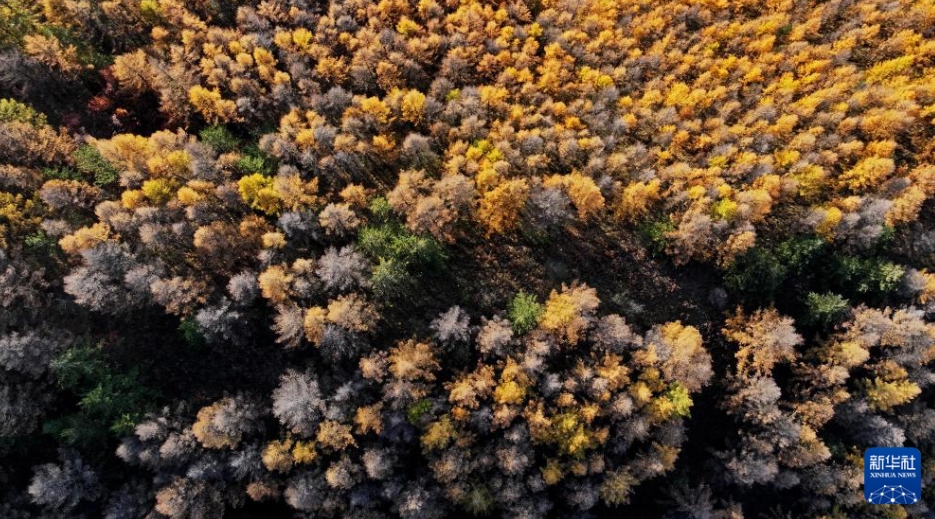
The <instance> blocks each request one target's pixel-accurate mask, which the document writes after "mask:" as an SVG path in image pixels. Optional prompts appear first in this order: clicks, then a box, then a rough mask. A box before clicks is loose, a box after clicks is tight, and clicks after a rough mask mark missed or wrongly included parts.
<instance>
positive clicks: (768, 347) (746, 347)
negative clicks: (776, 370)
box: [722, 308, 802, 374]
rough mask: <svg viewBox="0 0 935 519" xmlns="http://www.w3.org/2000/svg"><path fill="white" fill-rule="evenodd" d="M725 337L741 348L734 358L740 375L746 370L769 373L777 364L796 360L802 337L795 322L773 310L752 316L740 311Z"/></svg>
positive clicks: (762, 311)
mask: <svg viewBox="0 0 935 519" xmlns="http://www.w3.org/2000/svg"><path fill="white" fill-rule="evenodd" d="M722 333H723V334H724V336H725V337H727V338H728V339H729V340H731V341H733V342H736V343H737V344H739V345H740V349H739V350H738V351H737V353H736V354H735V356H736V357H737V372H738V373H745V372H746V371H747V370H750V371H752V372H755V373H758V374H766V373H769V372H770V371H771V370H772V368H773V366H774V365H775V364H776V363H778V362H783V361H785V362H791V361H793V360H795V357H796V354H795V347H796V346H798V345H799V344H802V337H801V336H800V335H799V334H797V333H796V332H795V328H794V327H793V321H792V319H791V318H788V317H782V316H781V315H779V312H777V311H776V309H774V308H770V309H767V310H762V309H760V310H757V311H756V312H754V313H753V314H752V315H749V316H747V315H745V314H744V312H743V309H742V308H737V311H736V313H735V314H734V316H733V317H731V318H730V319H728V320H727V322H726V326H725V327H724V329H723V330H722Z"/></svg>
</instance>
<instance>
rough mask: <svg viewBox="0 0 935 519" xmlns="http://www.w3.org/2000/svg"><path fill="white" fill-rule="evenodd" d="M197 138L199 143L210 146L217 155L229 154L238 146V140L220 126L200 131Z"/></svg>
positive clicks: (225, 128)
mask: <svg viewBox="0 0 935 519" xmlns="http://www.w3.org/2000/svg"><path fill="white" fill-rule="evenodd" d="M198 136H199V137H200V138H201V142H204V143H205V144H207V145H208V146H211V147H212V148H214V150H215V151H217V152H218V153H230V152H232V151H234V150H235V149H237V147H238V146H240V139H238V138H237V137H235V136H234V134H233V133H231V132H230V130H228V129H227V127H225V126H222V125H220V124H216V125H212V126H208V127H207V128H205V129H203V130H201V131H200V132H199V133H198Z"/></svg>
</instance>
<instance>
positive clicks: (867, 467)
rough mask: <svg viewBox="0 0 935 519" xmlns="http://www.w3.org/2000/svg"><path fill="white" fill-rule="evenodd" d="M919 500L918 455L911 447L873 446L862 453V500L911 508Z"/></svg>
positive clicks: (920, 482)
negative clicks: (909, 506)
mask: <svg viewBox="0 0 935 519" xmlns="http://www.w3.org/2000/svg"><path fill="white" fill-rule="evenodd" d="M921 497H922V454H921V453H920V452H919V449H914V448H912V447H874V448H872V449H867V452H865V453H864V499H866V500H867V502H869V503H872V504H875V505H911V504H913V503H916V502H917V501H919V499H920V498H921Z"/></svg>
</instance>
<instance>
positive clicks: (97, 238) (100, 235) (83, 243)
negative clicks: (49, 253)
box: [58, 223, 110, 254]
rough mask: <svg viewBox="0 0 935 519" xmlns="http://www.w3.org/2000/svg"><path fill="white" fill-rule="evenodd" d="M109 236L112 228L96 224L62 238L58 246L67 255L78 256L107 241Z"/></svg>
mask: <svg viewBox="0 0 935 519" xmlns="http://www.w3.org/2000/svg"><path fill="white" fill-rule="evenodd" d="M109 236H110V227H108V226H107V224H104V223H96V224H94V225H92V226H90V227H82V228H80V229H78V230H77V231H75V232H74V233H72V234H69V235H66V236H64V237H62V239H60V240H59V241H58V244H59V246H60V247H61V248H62V250H63V251H65V253H66V254H77V253H79V252H81V251H83V250H87V249H90V248H92V247H94V246H95V245H97V244H99V243H103V242H105V241H107V239H108V237H109Z"/></svg>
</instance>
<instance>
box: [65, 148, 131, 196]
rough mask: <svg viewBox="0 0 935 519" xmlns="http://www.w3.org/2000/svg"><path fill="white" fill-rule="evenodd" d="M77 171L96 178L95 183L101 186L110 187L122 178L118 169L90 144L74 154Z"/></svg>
mask: <svg viewBox="0 0 935 519" xmlns="http://www.w3.org/2000/svg"><path fill="white" fill-rule="evenodd" d="M73 158H74V160H75V169H77V170H78V171H79V172H80V173H82V174H84V175H86V176H88V177H94V183H95V184H97V185H99V186H108V185H111V184H113V183H115V182H117V179H118V178H120V172H119V171H117V168H115V167H114V166H113V164H111V163H110V162H108V161H107V159H105V158H104V157H103V156H102V155H101V152H99V151H97V148H95V147H94V146H91V145H90V144H85V145H84V146H81V147H80V148H78V149H77V150H76V151H75V154H74V157H73Z"/></svg>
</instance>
